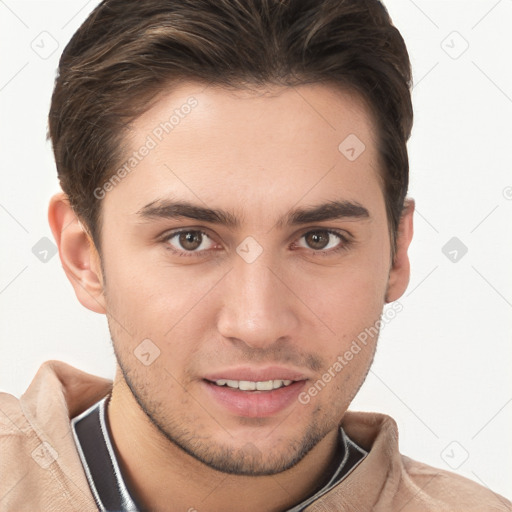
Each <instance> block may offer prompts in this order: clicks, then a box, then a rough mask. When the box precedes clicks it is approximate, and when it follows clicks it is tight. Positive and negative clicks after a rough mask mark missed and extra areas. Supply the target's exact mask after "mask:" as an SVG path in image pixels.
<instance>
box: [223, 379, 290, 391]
mask: <svg viewBox="0 0 512 512" xmlns="http://www.w3.org/2000/svg"><path fill="white" fill-rule="evenodd" d="M292 382H293V381H291V380H281V379H277V380H265V381H257V382H254V381H251V380H229V379H219V380H216V381H215V384H217V386H228V387H230V388H235V389H240V390H242V391H255V390H257V391H271V390H272V389H279V388H281V387H283V386H289V385H290V384H291V383H292Z"/></svg>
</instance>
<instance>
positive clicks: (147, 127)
mask: <svg viewBox="0 0 512 512" xmlns="http://www.w3.org/2000/svg"><path fill="white" fill-rule="evenodd" d="M187 105H188V106H187ZM172 116H174V117H172ZM127 143H128V145H129V148H130V151H129V153H128V154H127V162H128V159H129V158H130V157H133V158H135V160H131V161H129V162H128V167H126V168H125V169H128V168H129V169H130V171H129V172H124V173H123V172H121V173H120V177H121V178H122V179H120V180H118V181H117V182H111V186H108V187H107V190H108V192H107V193H106V194H105V197H104V198H103V199H102V205H101V208H102V213H101V215H102V219H103V224H102V233H101V240H102V266H103V271H104V277H105V288H104V300H105V305H106V311H107V317H108V321H109V327H110V331H111V336H112V340H113V344H114V349H115V352H116V356H117V359H118V363H119V366H120V368H121V370H122V375H123V377H124V379H125V381H126V382H127V384H128V385H129V388H130V389H131V392H132V393H133V395H134V396H135V398H136V399H137V401H138V403H139V405H140V406H141V407H142V409H143V410H144V411H145V413H146V415H147V416H148V418H149V419H150V420H151V422H152V423H153V424H154V425H155V426H157V427H158V429H159V430H160V432H161V433H163V434H164V435H165V436H166V438H168V439H170V440H172V441H173V442H174V443H176V444H178V445H179V446H180V447H182V448H183V449H184V450H185V451H187V452H188V453H189V454H191V455H193V456H194V457H195V458H196V459H198V460H200V461H202V462H204V463H206V464H207V465H209V466H210V467H213V468H215V469H218V470H221V471H225V472H231V473H236V474H246V475H249V474H251V475H256V474H273V473H277V472H280V471H283V470H285V469H287V468H290V467H292V466H294V465H295V464H296V463H297V462H298V461H300V460H301V459H302V458H303V457H304V456H305V455H306V454H307V453H308V451H309V450H311V449H312V448H313V447H314V446H315V445H317V444H318V443H319V442H321V441H322V440H324V439H326V438H327V436H329V435H333V433H336V432H337V429H338V424H339V422H340V420H341V418H342V416H343V414H344V413H345V411H346V409H347V407H348V405H349V403H350V402H351V400H352V398H353V397H354V395H355V394H356V393H357V391H358V389H359V387H360V386H361V384H362V383H363V381H364V379H365V377H366V374H367V372H368V370H369V367H370V364H371V361H372V358H373V355H374V351H375V343H376V338H373V339H368V341H367V342H366V344H362V343H358V346H359V351H357V352H356V351H355V350H354V349H353V347H354V345H353V343H354V340H357V339H358V336H359V335H360V334H361V333H362V332H364V331H365V329H368V328H372V327H374V326H375V323H376V322H378V320H379V317H380V314H381V312H382V308H383V305H384V302H385V297H386V292H387V288H388V278H389V273H390V266H391V261H390V256H389V255H390V241H389V234H388V224H387V219H386V211H385V202H384V195H383V190H382V187H381V182H380V179H379V167H378V155H377V150H376V135H375V133H374V129H373V122H372V120H371V117H370V115H369V113H368V111H367V110H366V109H365V107H364V105H363V104H362V103H361V101H360V100H359V99H358V98H357V97H356V96H354V95H351V94H348V93H346V92H341V91H339V90H336V89H334V88H331V87H329V86H325V85H307V86H300V87H297V88H272V89H270V88H265V89H260V90H258V91H257V92H255V91H252V92H249V91H243V92H242V91H238V92H233V91H228V90H227V89H223V88H214V87H211V86H210V87H206V86H204V85H198V84H194V83H187V84H182V85H181V86H180V87H179V88H177V89H173V91H172V92H171V93H169V94H167V95H163V96H162V97H161V98H160V99H159V101H158V102H157V103H156V104H155V105H154V106H153V107H152V108H151V110H149V111H148V112H147V113H145V114H144V115H143V116H142V117H140V118H138V119H137V120H136V122H134V124H133V129H132V131H131V132H130V135H129V136H128V138H127ZM144 147H145V148H146V149H143V148H144ZM133 152H135V153H136V154H135V156H134V153H133ZM351 347H352V350H351ZM347 351H352V354H353V357H351V358H350V359H347V358H346V357H344V355H345V353H346V352H347ZM342 360H343V363H342V362H341V361H342ZM340 367H341V368H340ZM315 390H316V391H315Z"/></svg>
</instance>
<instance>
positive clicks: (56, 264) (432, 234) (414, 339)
mask: <svg viewBox="0 0 512 512" xmlns="http://www.w3.org/2000/svg"><path fill="white" fill-rule="evenodd" d="M96 3H97V1H96V0H92V1H89V2H86V1H85V0H65V1H62V0H61V1H43V0H37V1H22V0H0V58H1V61H0V62H1V67H0V116H1V117H0V141H1V153H0V155H1V158H0V166H1V183H2V186H1V187H0V232H1V240H2V243H1V246H0V247H1V248H0V251H1V255H0V258H1V272H0V312H1V313H0V315H1V321H0V340H1V357H0V389H1V390H2V391H7V392H10V393H13V394H14V395H17V396H19V395H20V394H21V393H22V392H23V391H24V389H25V388H26V387H27V385H28V384H29V382H30V380H31V379H32V377H33V375H34V373H35V372H36V370H37V368H38V367H39V365H40V364H41V362H43V361H45V360H47V359H60V360H64V361H67V362H69V363H71V364H73V365H75V366H77V367H79V368H81V369H83V370H85V371H88V372H91V373H94V374H99V375H102V376H106V377H110V378H112V377H113V369H114V357H113V353H112V349H111V345H110V339H109V334H108V330H107V324H106V321H105V319H104V317H103V316H100V315H96V314H94V313H91V312H89V311H88V310H86V309H84V308H83V307H82V306H81V305H80V304H79V303H78V301H77V300H76V298H75V296H74V294H73V292H72V288H71V285H70V284H69V283H68V281H67V280H66V278H65V275H64V273H63V271H62V269H61V266H60V261H59V258H58V256H54V257H52V258H50V259H49V261H47V262H46V263H44V262H41V261H40V260H39V259H38V258H37V257H36V256H35V255H34V254H33V252H32V248H33V247H34V245H35V244H36V243H37V242H38V241H39V240H40V239H41V238H42V237H48V238H50V239H51V238H52V236H51V232H50V229H49V227H48V224H47V216H46V215H47V213H46V212H47V204H48V200H49V197H50V195H51V194H53V193H54V192H56V191H57V190H58V184H57V179H56V170H55V164H54V161H53V156H52V153H51V150H50V145H49V143H47V142H46V140H45V136H46V127H47V117H46V116H47V113H48V108H49V101H50V95H51V91H52V87H53V80H54V74H55V70H56V66H57V62H58V58H59V56H60V53H61V52H62V50H63V48H64V46H65V45H66V43H67V42H68V40H69V39H70V37H71V35H72V34H73V33H74V31H75V30H76V29H77V28H78V26H79V25H80V24H81V23H82V21H83V20H84V19H85V18H86V16H87V15H88V13H89V12H90V11H91V10H92V9H93V8H94V6H95V5H96ZM385 3H386V5H387V6H388V9H389V12H390V14H391V16H392V18H393V20H394V23H395V25H396V26H397V27H398V28H399V30H400V31H401V33H402V35H403V36H404V39H405V41H406V43H407V45H408V48H409V52H410V56H411V60H412V64H413V71H414V81H415V86H414V90H413V102H414V107H415V126H414V130H413V136H412V138H411V141H410V144H409V151H410V164H411V187H410V195H411V196H412V197H414V198H415V199H416V204H417V213H416V219H415V240H414V241H413V244H412V248H411V250H410V256H411V261H412V276H411V283H410V286H409V289H408V291H407V292H406V294H405V295H404V297H403V298H402V299H401V300H400V302H401V303H402V304H403V307H404V309H403V311H402V312H401V313H400V314H399V315H398V316H397V317H396V318H395V319H394V320H393V321H392V322H391V323H390V324H389V325H387V326H386V327H385V329H384V330H383V333H382V336H381V339H380V342H379V348H378V351H377V356H376V360H375V364H374V366H373V369H372V371H371V373H370V375H369V377H368V379H367V381H366V383H365V384H364V386H363V388H362V389H361V391H360V393H359V395H358V396H357V397H356V399H355V401H354V403H353V405H352V407H351V408H352V409H356V410H357V409H359V410H371V411H381V412H385V413H387V414H390V415H391V416H393V417H394V418H395V419H396V421H397V423H398V425H399V429H400V447H401V451H402V453H405V454H407V455H409V456H410V457H412V458H414V459H418V460H421V461H423V462H426V463H428V464H431V465H433V466H436V467H441V468H444V469H452V470H454V471H456V472H458V473H460V474H461V475H464V476H467V477H469V478H471V479H473V480H475V481H477V482H479V483H481V484H482V485H486V486H488V487H490V488H491V489H493V490H495V491H496V492H498V493H500V494H502V495H504V496H506V497H508V498H509V499H512V484H511V482H512V441H511V436H510V432H511V426H512V385H511V384H512V372H511V371H510V366H511V362H512V357H511V356H512V344H511V334H512V322H511V320H512V315H511V313H512V275H511V272H510V267H511V265H510V263H511V262H512V244H511V243H510V240H511V236H510V234H511V233H512V231H511V228H512V226H511V224H512V200H511V199H512V173H511V159H510V148H511V145H512V121H511V118H512V71H511V63H512V36H511V32H512V30H511V28H512V1H511V0H500V1H497V0H478V1H468V0H459V1H450V0H439V1H434V0H415V1H412V0H388V1H387V2H385ZM42 32H44V33H43V34H41V33H42ZM454 32H456V33H454ZM41 41H43V42H41ZM38 45H39V46H38ZM467 45H469V46H468V48H467V49H466V50H465V51H464V53H462V51H463V50H464V49H465V48H466V46H467ZM43 46H44V47H43ZM54 46H55V51H54V53H52V54H51V55H47V54H46V53H49V52H50V51H51V50H53V47H54ZM45 52H46V53H45ZM452 237H457V238H458V239H459V240H460V241H461V242H462V243H463V244H464V245H465V246H466V247H467V248H468V252H467V254H465V255H464V256H463V257H460V255H461V254H462V253H461V252H460V250H459V252H458V254H457V258H458V261H456V262H453V261H450V259H449V258H448V257H447V256H445V254H443V252H442V248H443V247H444V245H445V244H446V243H447V242H448V241H449V240H450V239H451V238H452ZM450 250H452V249H451V248H450ZM447 252H448V251H447ZM453 256H454V253H452V256H451V257H453ZM466 457H467V458H466Z"/></svg>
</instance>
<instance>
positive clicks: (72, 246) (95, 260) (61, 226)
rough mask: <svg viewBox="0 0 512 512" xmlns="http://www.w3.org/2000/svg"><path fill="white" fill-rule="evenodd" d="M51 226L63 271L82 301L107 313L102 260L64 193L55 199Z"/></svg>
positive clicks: (49, 209)
mask: <svg viewBox="0 0 512 512" xmlns="http://www.w3.org/2000/svg"><path fill="white" fill-rule="evenodd" d="M48 222H49V223H50V228H51V230H52V233H53V237H54V238H55V241H56V243H57V246H58V248H59V256H60V261H61V263H62V268H63V269H64V272H65V273H66V276H67V277H68V279H69V281H70V283H71V285H72V286H73V288H74V290H75V294H76V296H77V298H78V300H79V301H80V303H81V304H82V305H83V306H85V307H86V308H87V309H90V310H91V311H94V312H96V313H105V311H106V307H105V298H104V294H103V276H102V274H101V262H100V256H99V254H98V252H97V250H96V247H95V245H94V243H93V241H92V239H91V237H90V236H89V234H88V233H87V232H86V231H85V229H84V228H83V227H82V224H81V223H80V221H79V220H78V218H77V216H76V215H75V212H74V211H73V209H72V208H71V205H70V203H69V199H68V197H67V195H66V194H64V193H63V192H60V193H58V194H55V195H54V196H53V197H52V198H51V200H50V205H49V207H48Z"/></svg>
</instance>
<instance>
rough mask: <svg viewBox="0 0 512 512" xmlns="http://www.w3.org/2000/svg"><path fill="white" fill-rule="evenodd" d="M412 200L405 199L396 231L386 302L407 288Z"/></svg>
mask: <svg viewBox="0 0 512 512" xmlns="http://www.w3.org/2000/svg"><path fill="white" fill-rule="evenodd" d="M413 214H414V200H413V199H406V201H405V205H404V210H403V213H402V216H401V218H400V224H399V227H398V233H397V242H396V253H395V258H394V260H393V263H392V266H391V269H390V272H389V280H388V288H387V292H386V302H387V303H388V302H393V301H395V300H397V299H399V298H400V297H401V296H402V295H403V294H404V292H405V290H406V289H407V285H408V284H409V276H410V263H409V255H408V254H407V250H408V249H409V245H410V243H411V240H412V235H413Z"/></svg>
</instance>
